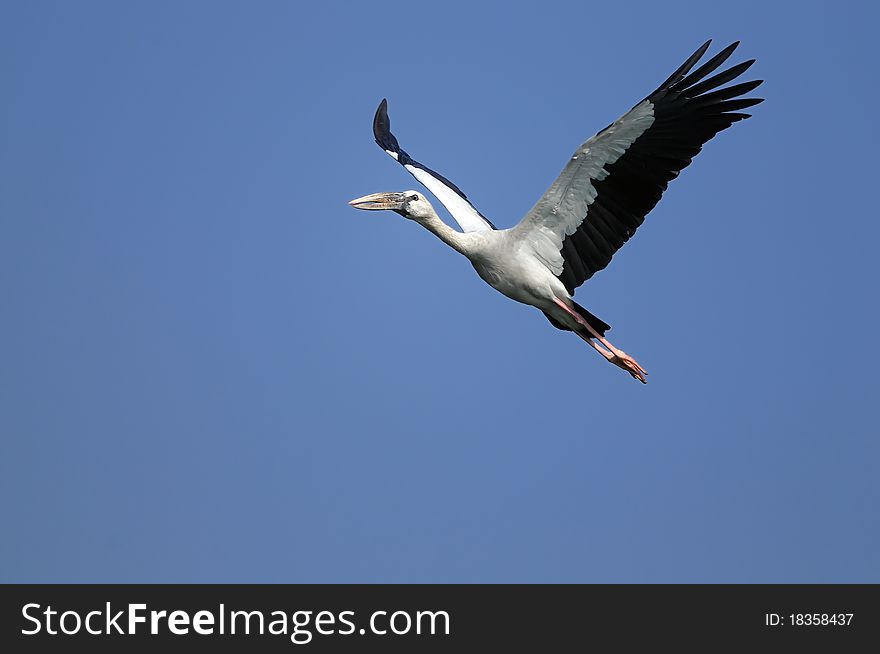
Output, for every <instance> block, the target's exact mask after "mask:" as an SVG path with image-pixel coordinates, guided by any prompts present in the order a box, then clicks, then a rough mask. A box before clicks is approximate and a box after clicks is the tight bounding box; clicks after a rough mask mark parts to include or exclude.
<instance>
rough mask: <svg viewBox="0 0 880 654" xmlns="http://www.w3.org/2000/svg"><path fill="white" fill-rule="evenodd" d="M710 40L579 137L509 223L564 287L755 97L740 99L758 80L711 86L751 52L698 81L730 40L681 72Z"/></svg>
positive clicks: (590, 270) (593, 266) (607, 255)
mask: <svg viewBox="0 0 880 654" xmlns="http://www.w3.org/2000/svg"><path fill="white" fill-rule="evenodd" d="M710 43H711V41H707V42H706V43H704V44H703V45H702V46H701V47H700V48H699V49H698V50H697V51H696V52H695V53H694V54H693V55H691V56H690V58H688V60H687V61H685V62H684V64H682V66H681V67H680V68H679V69H678V70H676V71H675V72H674V73H673V74H672V75H671V76H670V77H669V79H667V80H666V81H665V82H663V84H661V85H660V87H659V88H658V89H657V90H656V91H654V92H653V93H651V95H649V96H648V97H647V98H645V99H644V100H643V101H642V102H640V103H639V104H637V105H636V106H635V107H633V108H632V109H630V110H629V111H628V112H627V113H625V114H624V115H623V116H621V117H620V118H618V119H617V120H616V121H614V123H612V124H611V125H609V126H608V127H606V128H605V129H603V130H602V131H601V132H599V133H598V134H596V136H594V137H593V138H591V139H589V140H588V141H587V142H586V143H584V144H583V145H581V146H580V147H579V148H578V149H577V151H576V152H575V153H574V155H573V156H572V158H571V160H570V161H569V162H568V164H567V165H566V166H565V168H564V169H563V171H562V173H561V174H560V175H559V177H558V178H557V179H556V181H555V182H553V185H552V186H551V187H550V189H549V190H548V191H547V192H546V193H545V194H544V195H543V196H542V197H541V199H540V200H538V202H537V204H535V206H534V207H532V209H531V210H530V211H529V213H528V214H526V216H525V217H524V218H523V219H522V220H521V221H520V223H519V224H518V225H517V226H516V227H514V228H513V232H514V235H515V237H516V238H517V239H519V240H521V241H522V242H524V243H526V244H527V246H529V247H531V248H533V251H534V254H535V256H536V257H537V258H538V259H540V260H541V261H543V262H544V263H545V264H546V265H547V267H548V268H549V269H550V270H552V271H553V274H555V275H556V276H557V277H559V279H560V280H561V281H562V282H563V283H564V284H565V287H566V288H567V289H568V292H569V293H573V292H574V289H575V288H577V287H578V286H580V285H581V284H583V283H584V281H586V280H587V279H589V278H590V277H592V276H593V274H595V273H596V272H598V271H599V270H602V269H603V268H605V266H607V265H608V263H609V262H610V261H611V257H613V256H614V253H615V252H617V250H619V249H620V248H621V247H622V246H623V244H624V243H626V242H627V240H629V238H630V237H631V236H632V235H633V234H634V233H635V231H636V229H637V228H638V227H639V225H641V224H642V222H643V221H644V220H645V215H646V214H647V213H648V212H649V211H651V209H653V208H654V206H655V205H656V204H657V202H658V201H659V200H660V196H661V195H662V194H663V191H665V190H666V186H667V184H668V183H669V181H670V180H672V179H675V177H677V176H678V173H679V172H680V171H681V170H682V169H684V168H685V167H687V166H688V165H689V164H690V163H691V160H692V159H693V158H694V157H695V156H696V155H697V154H698V153H699V152H700V149H701V148H702V146H703V144H704V143H706V142H707V141H708V140H709V139H711V138H712V137H713V136H715V134H717V133H718V132H720V131H721V130H723V129H727V128H728V127H730V126H731V124H733V123H735V122H736V121H738V120H742V119H744V118H748V117H749V114H744V113H738V111H739V110H740V109H744V108H746V107H751V106H752V105H756V104H758V103H759V102H762V99H759V98H740V96H742V95H743V94H745V93H748V92H749V91H751V90H752V89H754V88H755V87H757V86H758V85H759V84H761V81H762V80H755V81H752V82H744V83H741V84H735V85H733V86H728V87H726V88H721V89H718V87H720V86H722V85H723V84H726V83H727V82H730V81H731V80H733V79H735V78H737V77H739V76H740V75H741V74H742V73H743V72H745V71H746V69H748V68H749V66H751V65H752V64H753V63H754V61H755V60H754V59H752V60H750V61H746V62H744V63H741V64H738V65H736V66H733V67H731V68H728V69H727V70H725V71H723V72H721V73H718V74H717V75H714V76H713V77H709V78H708V79H704V78H705V77H706V76H707V75H709V74H710V73H712V72H713V71H714V70H715V69H717V68H718V67H719V66H721V64H723V63H724V62H725V61H726V60H727V59H728V57H730V55H731V54H732V53H733V51H734V50H735V49H736V46H737V45H739V42H738V41H737V42H736V43H733V44H732V45H730V46H728V47H726V48H724V50H722V51H721V52H719V53H718V54H717V55H715V56H714V57H712V58H711V59H709V60H708V61H707V62H706V63H704V64H703V65H702V66H700V67H699V68H697V69H696V70H694V71H693V72H692V73H690V74H688V73H689V72H690V70H691V68H693V66H694V64H696V63H697V62H698V61H699V60H700V58H702V56H703V55H704V54H705V52H706V50H707V49H708V47H709V44H710ZM714 89H718V90H714Z"/></svg>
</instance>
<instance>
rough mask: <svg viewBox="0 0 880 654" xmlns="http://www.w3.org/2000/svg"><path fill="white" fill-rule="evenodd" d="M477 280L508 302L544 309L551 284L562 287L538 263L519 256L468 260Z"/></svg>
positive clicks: (550, 294) (551, 287)
mask: <svg viewBox="0 0 880 654" xmlns="http://www.w3.org/2000/svg"><path fill="white" fill-rule="evenodd" d="M471 263H472V264H473V266H474V269H475V270H476V271H477V274H478V275H479V276H480V278H481V279H482V280H483V281H485V282H486V283H487V284H489V286H491V287H492V288H494V289H495V290H496V291H498V292H499V293H502V294H504V295H506V296H507V297H509V298H510V299H511V300H516V301H517V302H522V303H524V304H531V305H533V306H537V307H544V306H546V305H547V304H548V303H549V304H550V305H552V303H553V297H554V294H555V293H554V288H553V286H554V282H555V283H556V284H557V285H560V287H561V288H562V290H563V292H565V291H564V287H563V286H561V284H560V282H559V280H558V279H556V277H555V276H554V275H553V273H551V272H550V271H549V270H547V268H545V267H544V266H542V265H541V264H540V263H539V262H537V261H534V260H529V259H525V260H523V259H522V258H520V257H504V258H502V260H500V261H496V260H494V259H493V258H491V257H490V258H486V259H482V260H476V261H471Z"/></svg>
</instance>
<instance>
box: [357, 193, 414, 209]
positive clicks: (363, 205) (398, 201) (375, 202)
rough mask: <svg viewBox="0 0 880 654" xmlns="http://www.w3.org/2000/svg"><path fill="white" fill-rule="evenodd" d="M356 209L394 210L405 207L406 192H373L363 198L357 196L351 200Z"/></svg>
mask: <svg viewBox="0 0 880 654" xmlns="http://www.w3.org/2000/svg"><path fill="white" fill-rule="evenodd" d="M349 204H350V205H351V206H353V207H354V208H355V209H366V210H368V211H380V210H384V209H390V210H392V211H395V210H398V209H403V207H404V206H405V204H406V194H405V193H373V194H372V195H365V196H364V197H362V198H356V199H354V200H352V201H351V202H349Z"/></svg>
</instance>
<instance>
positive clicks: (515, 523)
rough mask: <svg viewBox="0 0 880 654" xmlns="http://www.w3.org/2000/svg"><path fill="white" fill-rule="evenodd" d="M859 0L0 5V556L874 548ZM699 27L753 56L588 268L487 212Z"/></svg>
mask: <svg viewBox="0 0 880 654" xmlns="http://www.w3.org/2000/svg"><path fill="white" fill-rule="evenodd" d="M868 4H869V3H852V4H847V3H843V4H838V5H834V6H833V7H832V6H831V5H828V4H827V3H803V2H796V3H795V2H791V3H782V2H780V3H775V2H774V3H769V2H754V3H752V2H745V3H739V4H738V6H737V7H735V8H729V9H725V10H724V12H723V13H722V12H719V10H718V9H717V8H716V6H715V5H714V4H713V3H702V4H701V5H697V4H696V3H688V4H679V3H674V2H673V3H670V2H663V3H657V2H631V3H625V4H624V5H621V4H620V3H608V2H603V3H598V2H596V3H588V2H571V3H557V2H542V3H532V4H531V5H530V6H529V7H528V8H524V7H516V6H513V5H511V4H510V3H498V4H483V3H475V2H467V3H456V2H444V3H442V8H441V9H439V10H438V8H437V5H436V4H424V3H421V4H420V3H412V2H401V3H357V5H355V3H351V5H352V6H349V5H348V4H347V3H346V4H335V3H320V6H317V5H316V4H315V3H312V4H311V5H309V4H308V3H306V4H303V3H293V2H260V3H240V2H239V3H216V2H210V3H209V2H202V3H198V2H187V3H175V2H140V3H115V2H106V3H98V2H82V3H66V2H56V3H51V2H39V3H33V2H16V3H4V4H3V6H2V9H0V79H2V83H3V100H2V103H0V298H2V303H3V309H2V322H0V361H2V365H0V433H2V441H0V442H2V446H0V447H2V450H0V519H2V524H3V535H2V537H0V566H2V567H0V580H2V581H39V582H46V581H92V582H99V581H101V582H123V581H140V582H152V581H156V582H158V581H209V582H220V581H230V582H244V581H261V582H343V581H352V582H370V581H383V582H384V581H387V582H416V581H433V582H453V581H456V582H514V581H525V582H771V581H773V582H808V581H812V582H856V581H873V582H878V581H880V525H878V508H877V507H878V502H880V486H878V462H880V445H878V427H877V418H878V415H877V414H878V382H877V379H876V374H877V369H878V367H880V357H878V352H877V341H876V334H877V332H878V328H880V308H878V299H877V298H878V291H877V283H878V278H880V276H878V272H880V270H878V262H877V257H876V248H877V243H878V238H880V229H878V221H877V208H876V191H877V186H876V184H877V181H876V175H877V170H878V164H877V151H878V143H877V140H878V139H877V118H876V107H877V106H878V104H880V94H878V90H877V83H876V38H875V37H876V35H875V34H874V32H875V27H876V25H877V22H878V14H877V10H876V9H874V8H868ZM707 37H714V38H715V39H716V41H715V44H716V46H715V47H716V48H717V47H721V46H723V45H725V44H727V43H729V42H730V41H733V40H737V39H741V40H742V41H743V44H742V46H741V48H740V51H739V52H738V54H737V60H742V59H746V58H752V57H756V58H757V59H758V63H757V64H756V65H755V66H754V67H753V68H752V75H751V76H752V77H755V78H758V77H759V78H763V79H766V80H767V81H766V83H765V84H764V86H762V87H761V89H760V91H761V93H760V94H761V95H763V96H764V97H766V98H767V101H766V102H765V103H764V104H762V105H760V106H758V107H756V108H755V109H754V114H755V117H754V118H753V119H751V120H749V121H746V122H745V123H740V124H737V125H735V126H734V127H733V128H732V129H731V130H729V131H727V132H724V133H723V134H721V135H720V136H719V137H718V138H716V139H715V140H714V141H712V142H711V143H710V144H709V145H708V146H707V148H706V150H705V151H704V152H703V154H701V155H700V156H699V157H698V158H697V160H696V161H695V163H694V165H693V166H691V168H689V169H687V170H686V171H685V172H684V173H683V174H682V176H681V177H680V178H679V179H678V180H676V181H675V182H674V183H673V184H672V185H671V187H670V189H669V191H668V192H667V193H666V195H665V196H664V199H663V201H662V202H661V203H660V205H659V206H658V208H657V209H656V210H655V211H654V212H653V213H652V214H651V215H650V216H649V217H648V220H647V221H646V224H645V226H644V227H643V228H642V229H641V230H640V231H639V233H638V235H637V237H636V238H635V239H634V240H633V241H632V242H631V243H630V244H629V245H627V246H626V247H625V248H624V249H623V250H622V251H621V252H620V253H618V255H617V256H616V257H615V259H614V261H613V262H612V264H611V266H610V267H609V268H608V269H607V270H606V271H604V272H602V273H600V274H599V275H597V276H596V277H595V278H593V280H591V281H590V282H589V283H588V284H587V285H586V286H584V287H582V288H581V289H580V291H579V293H578V296H577V298H578V300H579V301H580V302H581V303H582V304H584V305H586V306H587V307H589V308H590V309H591V310H592V311H593V312H594V313H596V314H597V315H599V316H600V317H602V318H604V319H605V320H607V321H608V322H610V323H611V324H612V325H613V331H612V332H611V335H612V336H613V337H614V338H613V339H612V340H613V341H614V342H615V343H616V344H618V345H619V346H621V347H622V348H624V349H625V350H627V351H628V352H630V353H632V354H633V355H634V356H635V357H636V358H637V359H638V360H639V362H640V363H642V364H643V365H644V366H645V367H646V368H647V369H648V371H649V372H650V373H651V376H650V383H649V384H648V385H647V386H645V387H643V386H641V385H640V384H638V383H636V382H634V381H633V380H632V379H631V378H630V377H629V376H628V375H626V374H624V373H623V372H621V371H619V370H617V369H616V368H614V367H612V366H609V365H608V364H606V363H604V362H603V361H602V360H601V359H600V358H599V357H598V356H597V355H596V354H595V353H594V352H592V351H591V350H590V349H589V348H587V347H585V346H584V344H583V343H581V342H580V341H579V340H578V339H577V338H575V337H573V336H572V335H571V334H565V333H562V332H559V331H556V330H554V329H553V328H552V327H551V326H550V325H549V323H548V322H547V321H546V320H545V319H544V317H543V316H541V315H540V313H538V312H537V311H536V310H534V309H530V308H528V307H525V306H522V305H517V304H515V303H513V302H510V301H509V300H507V299H506V298H504V297H502V296H501V295H499V294H497V293H495V292H494V291H493V290H492V289H490V288H489V287H488V286H486V285H485V284H483V282H481V281H480V280H479V279H478V278H477V277H476V275H475V274H474V272H473V270H472V269H471V268H470V266H469V265H468V264H467V262H466V261H465V260H464V259H462V258H461V257H459V256H458V255H457V254H456V253H454V252H452V251H451V250H448V249H447V248H445V247H444V246H443V245H442V244H441V243H440V242H439V241H437V240H436V239H435V238H434V237H433V236H431V235H430V234H428V233H427V232H425V231H424V230H422V229H421V228H419V227H418V226H417V225H415V224H413V223H408V222H406V221H405V220H403V219H402V218H400V217H399V216H397V215H395V214H391V213H387V214H386V213H381V214H380V213H365V212H358V211H355V210H353V209H351V208H350V207H348V206H347V205H346V201H347V200H349V199H351V198H353V197H356V196H359V195H363V194H366V193H371V192H376V191H397V190H404V189H408V188H417V184H416V182H415V181H414V180H413V179H411V178H410V177H409V176H408V175H406V173H405V172H404V171H403V170H402V169H401V168H399V167H398V166H397V165H396V164H395V163H394V162H393V161H391V160H390V159H389V158H388V157H387V156H385V155H384V154H383V153H382V152H381V151H380V150H379V149H378V148H377V147H376V145H375V144H374V143H373V139H372V134H371V131H370V124H371V120H372V116H373V111H374V110H375V108H376V105H377V103H378V102H379V100H380V99H381V98H383V97H387V98H388V99H389V103H390V113H391V116H392V119H393V122H394V128H395V132H396V134H397V136H398V137H399V138H400V140H401V143H402V144H403V146H404V148H406V149H407V150H408V151H410V152H411V153H412V154H413V155H414V156H415V157H416V158H418V159H420V160H421V161H423V162H425V163H426V164H428V165H430V166H431V167H433V168H435V169H436V170H439V171H440V172H441V173H444V174H445V175H447V176H448V177H450V178H451V179H452V180H453V181H455V182H456V183H457V184H458V185H459V186H461V188H463V189H464V190H465V192H467V193H468V194H469V196H470V197H471V199H472V200H473V201H474V203H475V204H476V206H477V207H478V208H479V209H480V210H481V211H482V212H483V213H484V214H486V215H487V216H488V217H490V219H491V220H493V221H494V222H495V223H496V224H498V225H499V226H502V227H506V226H511V225H513V224H514V223H515V222H516V221H518V220H519V218H520V217H521V216H522V214H523V213H524V212H525V211H526V210H527V209H528V208H529V207H530V206H531V205H532V203H533V202H534V201H535V200H536V199H537V198H538V197H539V196H540V195H541V193H543V191H544V190H545V189H546V187H547V186H548V185H549V184H550V182H551V181H552V180H553V178H554V177H555V176H556V174H557V173H558V172H559V170H560V169H561V167H562V165H563V164H564V163H565V161H566V159H567V157H568V156H569V155H570V154H571V152H572V151H573V150H574V148H575V147H576V146H577V145H578V144H579V143H580V142H581V141H582V140H583V139H584V138H586V137H588V136H591V135H592V134H593V133H595V132H596V131H597V130H598V129H600V128H602V127H604V126H605V125H607V124H608V123H609V122H611V120H613V119H614V118H616V117H617V116H618V115H620V114H621V113H622V112H623V111H624V110H626V109H627V108H629V107H630V106H631V105H632V104H634V103H635V102H636V101H638V100H639V99H641V98H642V97H643V96H644V95H645V94H647V93H648V92H650V91H651V90H652V89H653V88H654V87H655V86H656V85H657V84H658V83H659V82H660V81H662V80H663V79H664V78H665V77H666V76H667V75H668V74H669V73H670V72H671V71H672V70H673V69H674V68H675V67H677V66H678V65H679V64H680V63H681V61H682V60H683V59H684V58H685V57H686V56H687V55H689V54H690V53H691V52H692V51H693V50H694V49H695V48H696V47H697V46H698V45H699V44H700V43H702V41H703V40H704V39H705V38H707Z"/></svg>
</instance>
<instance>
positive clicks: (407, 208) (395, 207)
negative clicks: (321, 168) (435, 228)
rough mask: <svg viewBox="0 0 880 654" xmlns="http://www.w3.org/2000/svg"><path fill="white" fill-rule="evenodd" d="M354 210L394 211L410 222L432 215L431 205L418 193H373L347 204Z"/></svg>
mask: <svg viewBox="0 0 880 654" xmlns="http://www.w3.org/2000/svg"><path fill="white" fill-rule="evenodd" d="M349 204H350V205H351V206H353V207H354V208H355V209H364V210H367V211H383V210H387V211H394V212H396V213H399V214H400V215H401V216H403V217H404V218H409V219H410V220H422V219H424V218H428V217H430V216H431V215H432V214H433V213H434V209H433V207H431V203H430V202H428V200H427V199H426V198H425V196H424V195H422V194H421V193H419V192H418V191H402V192H399V193H373V194H372V195H365V196H364V197H362V198H357V199H355V200H352V201H351V202H349Z"/></svg>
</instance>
